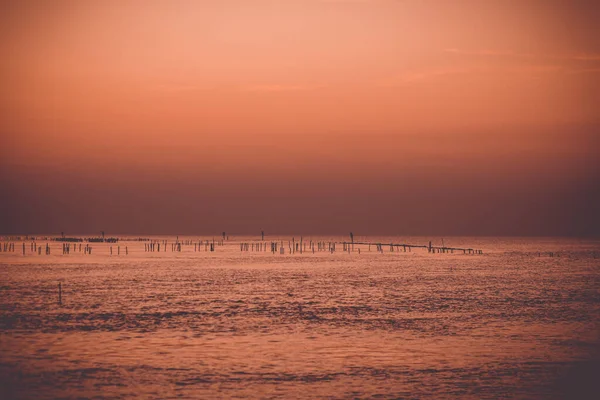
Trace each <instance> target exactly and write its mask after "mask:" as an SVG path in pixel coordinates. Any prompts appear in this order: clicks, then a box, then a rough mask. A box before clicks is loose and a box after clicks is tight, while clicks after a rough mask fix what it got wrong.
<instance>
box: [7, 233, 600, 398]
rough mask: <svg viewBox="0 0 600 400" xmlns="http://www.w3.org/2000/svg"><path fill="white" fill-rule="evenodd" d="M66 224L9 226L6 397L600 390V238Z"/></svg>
mask: <svg viewBox="0 0 600 400" xmlns="http://www.w3.org/2000/svg"><path fill="white" fill-rule="evenodd" d="M55 239H56V237H41V236H39V237H36V238H35V241H34V240H32V239H31V238H7V237H4V238H0V242H2V243H1V244H0V246H2V252H0V397H1V398H2V399H55V398H61V399H83V398H87V399H126V398H144V399H174V398H178V399H180V398H185V399H221V398H223V399H231V398H265V399H269V398H277V399H296V398H298V399H300V398H307V399H308V398H310V399H354V398H359V399H360V398H381V399H397V398H402V399H420V398H435V399H449V398H458V399H499V398H506V399H509V398H510V399H512V398H517V399H563V398H566V399H577V398H598V397H596V396H598V393H600V391H599V390H600V384H599V383H598V382H599V381H600V351H599V350H600V239H577V238H503V237H502V238H494V237H486V238H482V237H472V238H471V237H444V238H438V237H399V236H398V237H376V236H356V237H354V242H355V244H354V245H352V244H344V242H350V238H349V237H348V236H344V237H342V236H340V237H331V236H303V237H300V236H299V235H298V236H294V237H292V236H291V235H286V236H273V237H270V236H266V237H265V238H264V240H263V239H262V238H261V237H260V235H259V236H245V237H243V236H226V237H225V239H223V237H222V236H220V235H219V236H216V237H214V238H213V237H212V236H210V237H207V236H185V237H184V236H179V237H176V236H169V237H167V236H162V237H159V236H152V237H137V236H119V241H118V242H116V243H105V242H103V243H97V242H93V243H89V242H82V243H81V242H80V243H68V244H69V252H68V253H66V252H65V250H64V246H65V243H64V242H60V241H57V240H55ZM430 241H432V243H433V246H438V247H440V246H443V247H445V248H455V249H458V248H468V249H470V248H472V249H480V250H481V254H478V253H477V254H474V252H464V251H461V250H453V251H451V250H445V251H443V252H441V251H435V250H434V251H429V249H428V248H427V246H428V245H429V242H430ZM34 242H35V244H34ZM7 243H9V244H10V243H12V244H13V245H14V251H9V250H10V246H9V247H6V244H7ZM151 243H154V246H155V249H154V251H148V250H149V247H150V244H151ZM213 243H214V247H213V249H214V251H210V246H211V245H213ZM332 243H336V245H335V251H332ZM358 243H361V244H358ZM368 243H371V244H370V245H369V244H368ZM391 243H393V244H415V245H421V246H425V247H415V248H408V249H406V251H405V249H404V247H402V246H393V247H392V246H390V244H391ZM80 244H81V250H80V248H79V245H80ZM157 244H161V249H160V252H159V251H156V245H157ZM273 244H275V245H276V246H277V250H276V251H273V249H274V248H275V247H272V246H273ZM296 244H300V246H298V247H296ZM379 244H381V246H379ZM86 246H91V248H92V251H91V254H90V253H89V252H88V251H86ZM313 247H314V251H313ZM281 248H283V251H282V250H281ZM297 248H298V250H297ZM46 249H49V252H50V254H46V251H47V250H46ZM5 250H6V251H5ZM111 253H112V254H111ZM282 253H283V254H282ZM59 285H60V288H59Z"/></svg>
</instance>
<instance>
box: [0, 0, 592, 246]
mask: <svg viewBox="0 0 600 400" xmlns="http://www.w3.org/2000/svg"><path fill="white" fill-rule="evenodd" d="M597 21H600V3H599V2H595V1H568V2H567V1H559V0H518V1H517V0H486V1H479V0H457V1H446V0H429V1H428V0H285V1H284V0H273V1H266V0H253V1H249V0H244V1H234V0H214V1H213V0H205V1H201V0H200V1H191V0H189V1H187V0H172V1H166V0H164V1H153V0H149V1H130V0H121V1H113V0H107V1H100V2H93V1H89V2H88V1H75V0H73V1H63V0H57V1H53V2H48V1H31V0H25V1H21V2H2V3H0V58H1V60H2V62H1V63H0V188H2V189H1V191H2V194H1V195H0V233H21V234H27V233H31V234H33V233H60V232H65V233H97V232H99V231H101V230H102V231H106V232H107V233H108V232H110V233H115V234H118V233H122V234H124V233H130V234H138V233H139V234H215V233H220V232H222V231H226V232H230V233H232V234H250V233H256V232H260V230H265V231H266V232H268V233H277V234H288V233H289V234H346V233H348V232H349V231H353V232H354V233H355V235H376V234H380V235H488V236H490V235H491V236H493V235H515V236H530V235H537V236H598V235H600V207H598V204H600V184H599V182H600V157H598V155H599V154H600V151H599V150H600V106H599V105H600V28H598V26H597V25H598V24H597Z"/></svg>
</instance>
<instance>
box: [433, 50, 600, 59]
mask: <svg viewBox="0 0 600 400" xmlns="http://www.w3.org/2000/svg"><path fill="white" fill-rule="evenodd" d="M443 52H444V53H450V54H456V55H465V56H481V57H512V58H533V59H547V60H548V59H552V60H572V61H600V53H573V54H564V53H563V54H535V53H519V52H514V51H503V50H489V49H482V50H463V49H458V48H446V49H443Z"/></svg>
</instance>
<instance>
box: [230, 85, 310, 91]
mask: <svg viewBox="0 0 600 400" xmlns="http://www.w3.org/2000/svg"><path fill="white" fill-rule="evenodd" d="M320 87H321V86H316V85H279V84H270V85H250V86H245V87H243V88H242V90H243V91H245V92H299V91H306V90H315V89H318V88H320Z"/></svg>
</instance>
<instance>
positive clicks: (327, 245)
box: [0, 229, 560, 257]
mask: <svg viewBox="0 0 600 400" xmlns="http://www.w3.org/2000/svg"><path fill="white" fill-rule="evenodd" d="M220 236H221V237H220V240H215V238H214V237H213V238H212V240H209V239H197V240H194V239H184V240H180V239H179V236H177V237H176V239H175V241H173V240H171V241H169V240H168V239H157V238H154V239H153V238H144V237H139V238H128V237H122V238H119V237H106V236H105V234H104V231H102V232H101V236H99V237H68V236H65V234H64V232H61V235H60V236H57V237H33V236H24V237H23V236H15V237H6V238H0V240H2V239H8V241H5V242H3V243H2V242H0V253H7V252H12V253H15V242H22V243H20V247H21V249H22V255H23V256H25V255H28V254H33V255H42V252H43V253H44V254H45V255H51V253H52V252H51V248H52V246H51V245H50V243H51V242H53V241H54V242H61V246H62V252H58V253H56V254H61V255H65V256H67V255H72V254H77V253H79V254H81V255H91V254H92V246H91V243H105V244H109V246H101V247H100V249H101V250H102V251H101V252H100V253H98V252H95V253H94V254H108V255H110V256H115V257H121V256H128V255H129V254H130V247H132V248H133V250H135V246H133V243H129V242H143V244H144V252H145V253H165V252H168V251H170V252H171V253H182V252H184V251H186V250H187V249H189V250H188V251H190V252H191V251H193V252H194V253H198V252H209V253H210V252H215V251H217V250H218V249H219V248H224V247H225V246H237V245H239V248H240V252H262V253H265V252H267V251H268V252H270V253H272V254H280V255H283V254H304V253H310V254H315V253H322V252H326V253H330V254H334V253H336V252H337V251H338V249H339V248H341V251H342V253H358V254H359V255H360V254H361V250H362V252H364V251H368V252H372V251H373V250H374V251H375V252H377V253H384V252H385V250H387V251H388V252H390V253H410V252H412V251H413V250H417V249H423V250H427V253H429V254H455V253H458V254H468V255H482V254H483V250H481V249H476V248H471V247H452V246H446V245H445V244H444V239H442V240H441V241H442V245H441V246H435V245H433V244H432V242H431V241H429V242H428V243H427V244H415V243H394V242H390V243H386V242H381V241H368V240H358V241H357V240H356V238H355V236H354V233H353V232H350V233H349V240H348V241H345V240H344V241H336V240H329V241H325V240H317V241H314V240H312V239H309V240H308V241H307V240H305V238H304V237H303V236H300V239H299V240H298V239H297V238H296V237H295V236H293V237H291V239H287V240H283V239H277V240H270V241H265V240H264V239H265V232H264V230H262V229H261V230H260V239H258V238H257V239H256V240H250V241H239V242H238V241H235V240H234V241H229V236H227V234H226V232H225V231H223V232H222V233H221V235H220ZM42 240H44V241H45V243H44V244H38V241H42ZM27 242H29V243H28V244H26V243H27ZM123 242H128V243H127V244H123ZM192 248H193V250H192ZM28 249H29V252H28V251H27V250H28ZM548 254H549V256H550V257H560V255H559V254H558V253H553V252H552V253H548ZM536 255H537V256H538V257H541V253H537V254H536Z"/></svg>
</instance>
